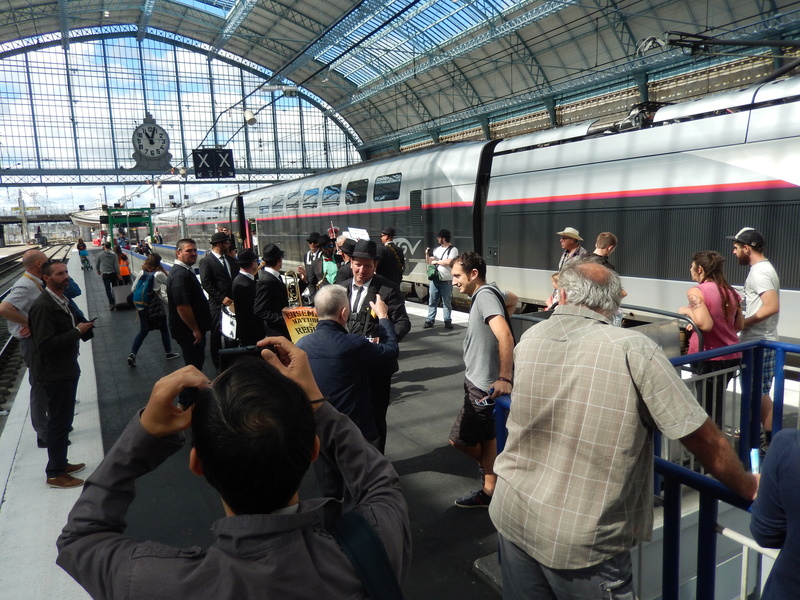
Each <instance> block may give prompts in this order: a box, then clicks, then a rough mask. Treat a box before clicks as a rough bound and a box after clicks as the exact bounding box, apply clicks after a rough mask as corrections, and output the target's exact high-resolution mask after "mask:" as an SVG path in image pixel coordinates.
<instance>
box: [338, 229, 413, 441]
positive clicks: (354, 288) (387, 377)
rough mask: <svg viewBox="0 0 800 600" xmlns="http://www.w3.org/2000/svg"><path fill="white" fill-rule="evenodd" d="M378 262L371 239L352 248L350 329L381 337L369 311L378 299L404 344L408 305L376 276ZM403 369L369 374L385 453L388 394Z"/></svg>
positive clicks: (393, 287) (395, 289)
mask: <svg viewBox="0 0 800 600" xmlns="http://www.w3.org/2000/svg"><path fill="white" fill-rule="evenodd" d="M377 263H378V249H377V246H376V245H375V242H373V241H372V240H359V241H358V242H356V245H355V248H354V249H353V260H352V265H353V278H352V279H350V280H348V281H345V282H344V283H343V284H342V285H344V287H345V288H346V289H347V295H348V297H349V298H350V318H349V319H348V322H347V330H348V331H349V332H350V333H358V334H360V335H363V336H366V337H368V338H372V337H380V327H379V325H378V320H379V319H378V316H377V315H376V314H375V313H374V312H373V311H372V310H371V309H370V305H369V303H370V302H373V301H374V300H375V296H377V295H380V297H381V299H382V300H383V301H384V302H385V303H386V304H387V305H388V307H389V320H391V321H392V324H393V325H394V332H395V335H396V336H397V341H398V342H399V341H401V340H402V339H403V338H404V337H405V336H406V334H407V333H408V332H409V331H410V330H411V320H410V319H409V318H408V313H406V305H405V301H404V300H403V295H402V294H401V293H400V288H398V287H397V286H396V285H395V284H393V283H392V282H391V281H389V280H388V279H386V278H384V277H381V276H380V275H376V274H375V267H376V265H377ZM399 368H400V366H399V365H398V363H397V361H396V360H395V361H394V362H393V363H392V364H391V365H389V366H388V367H385V368H381V369H375V370H373V371H372V372H371V373H370V377H369V386H370V394H371V396H372V410H373V414H374V415H375V425H376V426H377V428H378V433H379V434H380V438H379V441H378V444H377V448H378V449H379V450H380V451H381V452H384V450H385V448H386V412H387V411H388V409H389V395H390V393H391V386H392V374H393V373H396V372H397V370H398V369H399Z"/></svg>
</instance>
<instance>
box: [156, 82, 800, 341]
mask: <svg viewBox="0 0 800 600" xmlns="http://www.w3.org/2000/svg"><path fill="white" fill-rule="evenodd" d="M653 111H654V112H650V113H648V112H647V110H645V111H644V112H643V113H636V114H634V113H632V118H631V119H629V120H626V121H623V122H622V123H620V124H617V125H616V126H612V127H605V126H604V127H598V126H597V125H596V124H595V123H594V122H592V123H581V124H578V125H572V126H568V127H563V128H557V129H552V130H547V131H543V132H538V133H534V134H529V135H523V136H519V137H515V138H511V139H508V140H503V141H499V142H498V141H490V142H462V143H455V144H451V145H443V146H438V147H432V148H429V149H425V150H422V151H419V152H415V153H410V154H408V155H403V156H397V157H392V158H386V159H378V160H373V161H368V162H364V163H360V164H358V165H355V166H352V167H349V168H346V169H340V170H336V171H330V172H327V173H322V174H318V175H314V176H311V177H306V178H303V179H299V180H295V181H291V182H287V183H281V184H277V185H273V186H270V187H266V188H261V189H257V190H252V191H249V192H245V193H244V200H243V202H241V204H242V205H243V213H244V218H243V219H242V218H239V217H237V209H236V198H235V196H230V197H225V198H220V199H218V200H214V201H211V202H205V203H201V204H196V205H193V206H190V207H188V208H186V209H184V211H183V217H184V218H185V220H186V229H185V232H186V233H187V234H188V235H189V236H190V237H193V238H195V239H196V240H197V241H198V243H199V244H200V246H201V248H203V247H204V245H205V246H207V245H208V238H210V236H211V234H212V233H213V232H214V231H215V230H216V228H217V227H219V226H222V225H225V226H229V227H231V229H232V230H233V231H239V230H240V229H241V230H242V231H244V230H246V235H247V236H252V239H253V240H255V242H256V245H257V246H258V247H261V248H263V247H264V245H265V244H266V243H268V242H274V243H277V244H278V245H279V246H280V247H281V248H283V249H284V250H286V254H287V260H286V262H285V264H286V265H287V267H289V266H291V267H294V266H296V265H297V264H299V260H300V257H301V256H302V254H303V252H305V250H306V249H307V245H306V243H305V238H306V236H307V235H308V233H309V232H311V231H320V232H325V231H326V230H328V229H329V228H330V227H331V226H334V227H336V228H338V229H339V230H340V231H345V230H347V229H348V228H361V229H366V230H367V231H368V232H369V233H370V235H371V236H372V237H373V239H376V238H377V236H378V234H379V232H380V229H381V228H382V227H383V226H385V225H391V226H393V227H394V228H395V229H396V230H397V238H396V239H395V241H396V242H397V243H398V244H400V245H401V246H403V247H404V249H405V252H406V256H407V258H408V260H407V268H406V274H405V277H404V283H405V284H406V285H405V286H404V287H405V289H406V291H409V290H411V289H412V288H413V289H414V290H415V291H416V293H417V295H419V296H421V297H424V295H425V294H426V292H427V289H426V288H427V279H426V277H425V268H424V251H425V248H426V247H434V246H435V244H436V240H435V235H436V232H437V231H438V230H439V229H441V228H443V227H444V228H447V229H450V230H451V231H452V233H453V240H452V241H453V243H454V244H455V245H456V246H457V247H458V249H459V250H460V251H465V250H476V251H478V252H480V253H481V254H483V255H484V256H485V258H486V261H487V264H488V266H489V273H488V279H489V280H490V281H496V282H497V284H498V285H499V286H500V287H501V288H504V289H508V290H511V291H513V292H515V293H516V294H517V295H518V296H519V297H520V299H521V300H522V301H523V302H525V303H529V304H540V303H542V302H543V299H545V298H547V297H548V296H549V295H550V293H551V292H552V287H551V284H550V274H552V273H553V272H554V271H555V270H556V267H557V265H558V260H559V256H560V252H561V250H560V247H559V244H558V236H557V235H556V232H557V231H561V230H562V229H563V228H564V227H567V226H571V227H575V228H576V229H578V230H579V231H580V232H581V235H582V236H583V238H584V242H583V245H584V246H585V247H586V248H587V249H589V250H591V249H593V247H594V239H595V237H596V236H597V234H598V233H600V232H602V231H611V232H613V233H615V234H616V235H617V236H618V237H619V240H620V243H619V248H618V249H617V251H616V252H615V253H614V254H613V256H612V262H613V263H614V264H615V265H616V267H617V270H618V271H619V273H620V274H622V275H623V283H624V286H625V289H626V291H627V292H628V297H627V298H626V302H629V303H631V304H638V305H642V306H650V307H654V308H660V309H663V310H673V311H674V310H676V309H677V308H678V307H679V306H681V305H683V304H685V302H686V295H685V294H686V290H687V289H688V287H690V285H691V282H690V278H689V271H688V269H689V265H690V262H691V256H692V254H693V253H694V252H696V251H698V250H716V251H718V252H720V253H721V254H723V255H724V256H726V257H728V260H727V262H726V274H727V277H728V280H729V281H730V282H731V283H732V284H734V285H741V284H742V283H743V282H744V278H745V277H746V274H747V268H746V267H741V266H739V265H738V264H737V263H736V261H735V260H733V258H732V254H731V249H732V245H731V242H730V241H729V240H727V239H726V237H725V236H726V235H732V234H734V233H736V232H737V231H738V230H739V229H740V228H741V227H744V226H752V227H755V228H757V229H759V230H760V231H761V232H762V233H763V234H764V236H765V237H766V240H767V250H766V254H767V256H768V257H769V258H770V260H771V261H772V262H773V264H774V265H775V267H776V269H777V271H778V274H779V275H780V277H781V284H782V292H781V305H782V306H781V324H780V334H781V335H782V336H784V337H787V336H788V337H791V338H794V337H800V335H797V334H796V332H798V331H800V329H798V325H800V310H797V309H800V268H799V267H800V264H798V263H800V256H799V255H798V252H797V251H796V249H795V245H796V242H795V240H794V239H793V236H792V235H791V234H793V233H795V232H796V231H797V224H798V222H800V188H798V185H800V168H798V166H797V165H799V164H800V139H799V137H800V78H793V79H786V80H781V81H777V82H772V83H768V84H764V85H760V86H753V87H750V88H746V89H744V90H740V91H736V92H728V93H722V94H717V95H712V96H707V97H705V98H702V99H699V100H696V101H692V102H684V103H680V104H674V105H667V106H663V107H660V108H658V109H657V110H655V109H653ZM631 123H635V125H633V126H632V125H631ZM180 218H181V213H180V211H179V210H175V211H170V212H167V213H163V214H161V215H158V216H157V217H156V218H155V221H156V224H157V226H158V228H159V230H160V231H161V233H162V235H163V236H164V243H165V244H174V243H175V241H177V239H178V237H179V236H180V235H181V234H180V231H181V230H180V227H179V222H180Z"/></svg>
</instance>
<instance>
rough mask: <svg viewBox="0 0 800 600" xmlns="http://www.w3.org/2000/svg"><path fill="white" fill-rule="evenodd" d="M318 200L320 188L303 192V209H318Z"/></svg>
mask: <svg viewBox="0 0 800 600" xmlns="http://www.w3.org/2000/svg"><path fill="white" fill-rule="evenodd" d="M317 198H319V188H314V189H312V190H306V191H305V192H303V208H317Z"/></svg>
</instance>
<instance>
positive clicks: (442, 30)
mask: <svg viewBox="0 0 800 600" xmlns="http://www.w3.org/2000/svg"><path fill="white" fill-rule="evenodd" d="M530 3H531V0H451V1H447V2H445V1H442V0H421V1H418V2H413V1H412V0H395V1H390V2H387V3H386V4H385V5H384V7H383V9H382V10H381V11H379V12H378V13H376V14H375V15H373V16H372V18H365V19H364V20H362V21H361V22H360V23H359V24H358V26H357V27H355V28H354V29H353V30H352V31H351V32H350V33H349V34H348V35H345V36H344V37H343V38H342V39H341V41H340V43H339V44H336V45H335V46H329V47H327V48H326V49H325V50H324V51H322V52H320V54H318V55H317V56H316V57H315V58H316V59H317V60H318V61H320V62H322V63H325V64H328V65H329V67H330V68H331V69H332V70H335V71H336V72H337V73H339V74H340V75H341V76H342V77H345V78H346V79H348V80H350V81H351V82H353V83H354V84H355V85H357V86H363V85H365V84H367V83H369V82H371V81H374V80H375V79H378V78H381V77H385V76H387V75H388V74H390V73H393V72H395V71H396V70H397V69H398V68H400V67H401V66H403V65H408V64H410V63H412V62H413V61H414V60H415V59H422V58H424V57H425V56H430V55H431V54H432V53H436V52H440V51H441V48H442V47H443V46H447V45H448V44H450V43H451V42H452V41H453V40H456V39H459V38H462V37H464V35H465V34H467V33H469V32H470V31H472V30H478V29H481V28H484V27H486V26H487V20H488V21H496V20H498V19H502V18H503V17H504V16H506V15H508V14H509V13H512V12H514V11H516V10H518V9H519V8H521V7H522V6H524V5H526V4H530Z"/></svg>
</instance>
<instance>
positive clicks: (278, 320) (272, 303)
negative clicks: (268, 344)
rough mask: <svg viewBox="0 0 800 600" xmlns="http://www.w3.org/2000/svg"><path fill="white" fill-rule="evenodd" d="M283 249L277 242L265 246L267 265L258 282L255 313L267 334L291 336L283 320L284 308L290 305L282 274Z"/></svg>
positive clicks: (265, 261)
mask: <svg viewBox="0 0 800 600" xmlns="http://www.w3.org/2000/svg"><path fill="white" fill-rule="evenodd" d="M283 254H284V253H283V250H281V249H280V248H278V246H276V245H275V244H267V246H266V248H264V264H265V265H266V266H265V268H264V271H263V272H262V274H261V276H260V277H259V278H258V283H257V284H256V301H255V314H256V317H258V318H259V319H260V320H261V321H262V323H263V324H264V327H265V329H266V331H267V335H270V336H275V335H281V336H283V337H285V338H286V339H290V338H289V329H288V328H287V327H286V322H285V321H284V320H283V309H284V308H288V307H289V293H288V291H287V289H286V283H285V281H284V280H283V276H282V275H281V273H280V271H281V267H282V266H283Z"/></svg>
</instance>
